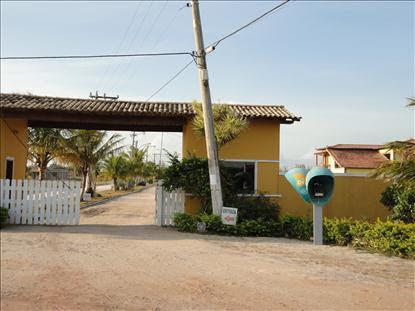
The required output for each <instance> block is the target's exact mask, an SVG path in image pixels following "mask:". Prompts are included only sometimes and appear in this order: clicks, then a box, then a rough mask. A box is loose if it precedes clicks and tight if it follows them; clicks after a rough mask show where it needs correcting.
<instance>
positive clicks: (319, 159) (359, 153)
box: [314, 138, 415, 174]
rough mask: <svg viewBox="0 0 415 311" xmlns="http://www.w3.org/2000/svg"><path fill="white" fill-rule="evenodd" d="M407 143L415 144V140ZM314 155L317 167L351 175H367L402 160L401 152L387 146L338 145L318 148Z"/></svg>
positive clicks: (409, 140)
mask: <svg viewBox="0 0 415 311" xmlns="http://www.w3.org/2000/svg"><path fill="white" fill-rule="evenodd" d="M406 142H410V143H414V144H415V139H413V138H412V139H408V140H407V141H406ZM314 154H315V156H316V165H320V166H324V167H327V168H328V169H330V170H331V171H332V172H333V173H351V174H353V173H354V174H367V173H370V171H371V170H373V169H375V168H377V167H378V166H379V165H380V164H382V163H383V162H385V161H395V160H398V161H399V160H400V159H401V158H402V154H400V152H399V151H397V150H393V149H388V148H386V147H385V145H360V144H337V145H333V146H327V147H323V148H317V149H316V152H315V153H314Z"/></svg>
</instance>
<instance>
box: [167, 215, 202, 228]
mask: <svg viewBox="0 0 415 311" xmlns="http://www.w3.org/2000/svg"><path fill="white" fill-rule="evenodd" d="M173 221H174V225H175V226H176V228H177V229H178V230H179V231H184V232H196V229H197V219H196V217H195V216H193V215H189V214H185V213H177V214H175V215H174V218H173Z"/></svg>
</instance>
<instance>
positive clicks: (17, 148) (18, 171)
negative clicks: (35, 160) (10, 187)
mask: <svg viewBox="0 0 415 311" xmlns="http://www.w3.org/2000/svg"><path fill="white" fill-rule="evenodd" d="M9 127H10V128H9ZM16 136H17V137H16ZM19 140H20V141H19ZM22 143H23V144H26V143H27V121H26V120H24V119H11V118H0V178H5V177H6V159H8V158H11V159H13V160H14V163H13V179H24V178H25V172H26V161H27V150H26V147H25V146H23V145H22Z"/></svg>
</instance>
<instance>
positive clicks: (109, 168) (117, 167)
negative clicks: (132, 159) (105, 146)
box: [102, 154, 128, 191]
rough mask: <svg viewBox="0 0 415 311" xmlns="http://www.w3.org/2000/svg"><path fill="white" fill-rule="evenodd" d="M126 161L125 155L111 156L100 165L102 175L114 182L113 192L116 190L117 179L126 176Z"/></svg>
mask: <svg viewBox="0 0 415 311" xmlns="http://www.w3.org/2000/svg"><path fill="white" fill-rule="evenodd" d="M127 171H128V168H127V161H126V159H125V154H120V155H115V154H111V155H110V156H108V157H107V158H106V159H105V160H104V161H103V163H102V174H103V175H104V176H105V177H108V178H111V179H112V180H113V182H114V190H115V191H117V190H118V179H120V178H124V177H125V176H126V175H127Z"/></svg>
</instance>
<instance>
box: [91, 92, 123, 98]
mask: <svg viewBox="0 0 415 311" xmlns="http://www.w3.org/2000/svg"><path fill="white" fill-rule="evenodd" d="M89 98H93V99H103V100H117V99H118V98H120V97H119V96H118V95H117V96H107V94H105V93H104V95H102V96H101V95H99V94H98V91H96V92H95V95H92V92H89Z"/></svg>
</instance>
